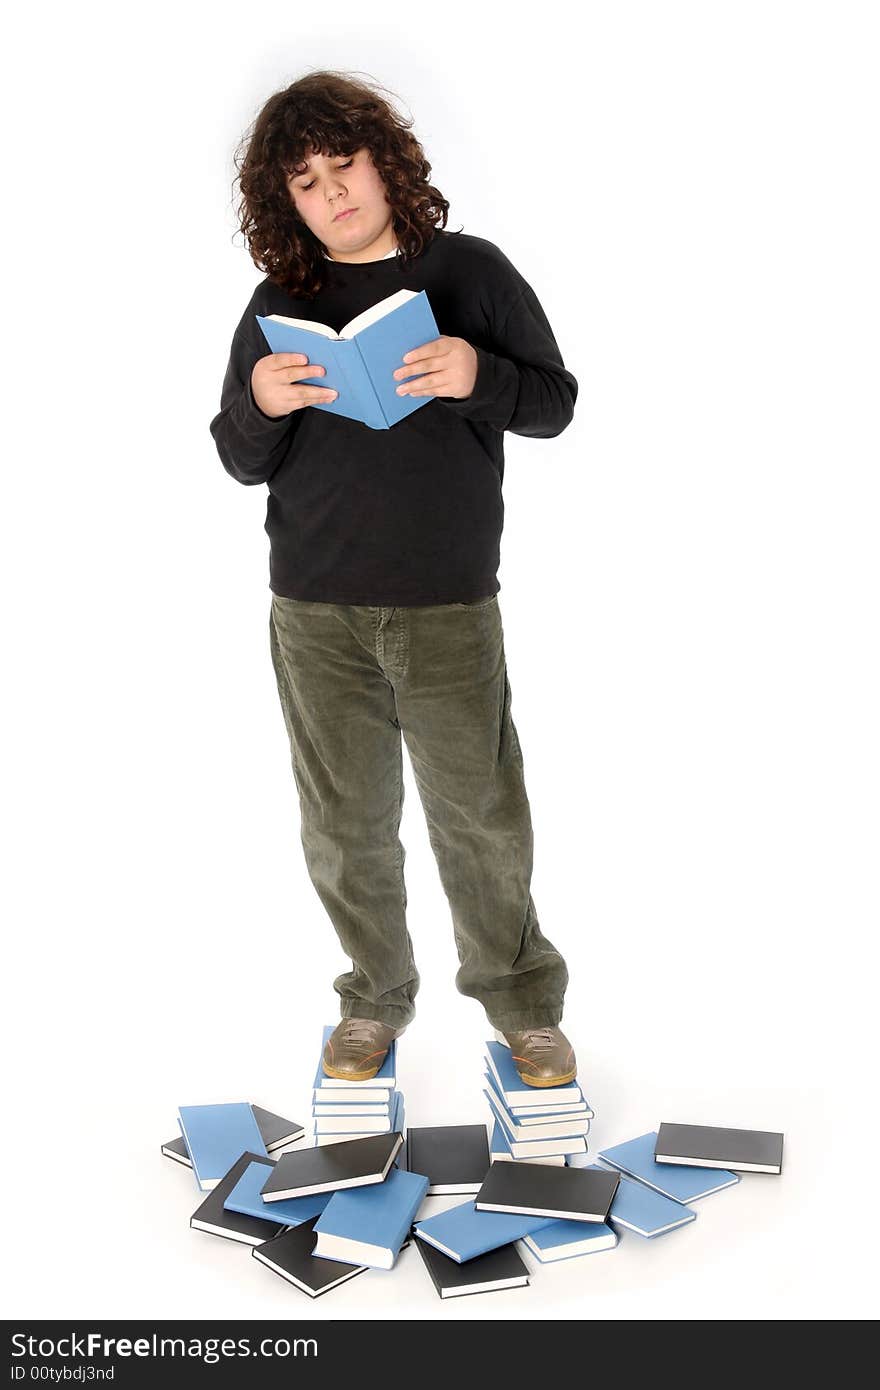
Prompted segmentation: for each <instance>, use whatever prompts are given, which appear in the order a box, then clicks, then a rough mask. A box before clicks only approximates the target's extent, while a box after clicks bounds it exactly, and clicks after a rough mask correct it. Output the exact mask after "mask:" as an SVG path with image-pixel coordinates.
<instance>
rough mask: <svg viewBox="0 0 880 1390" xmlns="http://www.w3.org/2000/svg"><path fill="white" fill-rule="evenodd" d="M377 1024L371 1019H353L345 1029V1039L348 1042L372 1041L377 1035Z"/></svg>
mask: <svg viewBox="0 0 880 1390" xmlns="http://www.w3.org/2000/svg"><path fill="white" fill-rule="evenodd" d="M376 1027H377V1025H376V1024H375V1023H373V1022H372V1020H371V1019H362V1018H357V1019H351V1020H349V1021H348V1022H347V1023H346V1025H345V1028H344V1030H343V1041H344V1042H346V1043H355V1044H356V1043H371V1042H373V1040H374V1039H375V1036H376V1032H375V1030H376Z"/></svg>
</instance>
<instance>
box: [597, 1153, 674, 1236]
mask: <svg viewBox="0 0 880 1390" xmlns="http://www.w3.org/2000/svg"><path fill="white" fill-rule="evenodd" d="M590 1167H591V1168H596V1169H597V1170H598V1171H601V1169H599V1165H598V1164H597V1163H591V1164H590ZM696 1219H697V1213H696V1212H695V1211H691V1209H690V1207H685V1206H682V1204H681V1202H676V1201H675V1199H674V1198H672V1197H665V1196H664V1195H663V1193H662V1192H655V1191H654V1189H653V1188H651V1187H646V1186H645V1184H644V1183H641V1182H635V1181H633V1179H632V1178H621V1179H620V1182H619V1183H618V1184H617V1191H616V1192H615V1194H614V1200H613V1201H612V1203H611V1209H610V1211H609V1212H608V1220H609V1221H611V1222H612V1223H613V1224H614V1225H615V1226H623V1227H624V1229H625V1230H627V1231H635V1233H636V1235H638V1236H645V1237H646V1238H647V1239H648V1240H651V1239H653V1237H654V1236H664V1235H666V1233H667V1231H675V1230H677V1229H678V1227H679V1226H687V1225H689V1224H690V1222H691V1221H696ZM572 1224H574V1223H572Z"/></svg>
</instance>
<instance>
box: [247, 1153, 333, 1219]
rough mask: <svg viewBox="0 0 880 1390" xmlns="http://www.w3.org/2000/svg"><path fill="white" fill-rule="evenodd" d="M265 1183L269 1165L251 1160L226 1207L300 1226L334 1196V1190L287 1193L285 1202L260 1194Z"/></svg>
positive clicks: (316, 1214) (318, 1213)
mask: <svg viewBox="0 0 880 1390" xmlns="http://www.w3.org/2000/svg"><path fill="white" fill-rule="evenodd" d="M265 1183H266V1165H265V1164H263V1163H251V1164H250V1165H249V1166H248V1167H247V1168H246V1169H245V1171H244V1172H243V1173H242V1175H241V1177H240V1178H239V1180H238V1182H237V1183H236V1184H235V1187H234V1188H233V1189H232V1191H231V1192H230V1194H229V1196H228V1197H227V1198H226V1201H225V1202H224V1203H223V1206H224V1207H225V1209H226V1211H237V1212H239V1213H240V1214H241V1215H242V1216H256V1217H258V1218H259V1219H260V1220H261V1221H274V1222H276V1223H277V1222H279V1221H280V1222H281V1223H282V1225H284V1226H299V1225H301V1224H302V1222H303V1221H310V1220H311V1219H312V1217H313V1216H320V1214H321V1212H322V1211H323V1210H324V1208H325V1207H326V1205H327V1203H328V1202H329V1201H330V1198H331V1197H332V1196H333V1193H332V1192H315V1193H313V1194H312V1195H311V1196H310V1197H287V1198H285V1199H284V1200H283V1201H281V1202H266V1201H264V1199H263V1198H262V1197H261V1196H260V1189H261V1188H262V1187H264V1186H265Z"/></svg>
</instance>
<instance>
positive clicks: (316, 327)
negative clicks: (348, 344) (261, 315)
mask: <svg viewBox="0 0 880 1390" xmlns="http://www.w3.org/2000/svg"><path fill="white" fill-rule="evenodd" d="M266 318H267V319H272V320H273V322H275V323H289V324H290V326H291V328H304V329H305V330H306V332H307V333H318V334H320V336H321V337H322V338H337V339H339V338H341V337H342V334H341V333H334V332H333V329H332V328H328V326H327V324H326V323H313V321H312V320H311V319H289V318H287V316H286V315H285V314H267V315H266Z"/></svg>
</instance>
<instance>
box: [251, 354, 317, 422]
mask: <svg viewBox="0 0 880 1390" xmlns="http://www.w3.org/2000/svg"><path fill="white" fill-rule="evenodd" d="M323 371H324V368H323V367H316V366H313V365H310V364H309V359H308V358H307V357H306V356H305V354H304V353H302V352H272V353H270V354H269V356H268V357H261V358H260V360H259V362H257V364H256V366H255V367H254V370H253V371H252V372H251V390H252V391H253V393H254V400H255V401H256V403H257V405H258V406H259V407H260V409H261V410H262V412H263V414H264V415H270V416H272V418H273V419H276V420H280V419H281V417H282V415H290V414H291V413H292V412H293V411H294V410H302V409H303V407H304V406H307V405H313V404H315V403H316V402H318V401H333V400H335V399H336V397H337V396H338V394H339V392H338V391H331V390H330V388H329V387H327V386H301V385H300V384H299V379H300V378H301V377H304V376H306V377H309V376H319V375H321V374H322V373H323Z"/></svg>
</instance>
